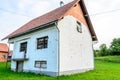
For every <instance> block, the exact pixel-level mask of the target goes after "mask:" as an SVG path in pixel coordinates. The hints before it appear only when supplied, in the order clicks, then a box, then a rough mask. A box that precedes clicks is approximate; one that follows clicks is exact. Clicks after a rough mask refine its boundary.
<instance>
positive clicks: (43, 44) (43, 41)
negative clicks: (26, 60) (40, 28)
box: [37, 36, 48, 49]
mask: <svg viewBox="0 0 120 80" xmlns="http://www.w3.org/2000/svg"><path fill="white" fill-rule="evenodd" d="M47 47H48V36H45V37H42V38H38V39H37V49H43V48H47Z"/></svg>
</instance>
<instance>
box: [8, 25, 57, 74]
mask: <svg viewBox="0 0 120 80" xmlns="http://www.w3.org/2000/svg"><path fill="white" fill-rule="evenodd" d="M44 36H48V38H49V39H48V48H45V49H37V40H36V39H37V38H40V37H44ZM25 41H27V42H28V44H27V53H26V54H27V57H28V58H29V60H28V61H25V62H24V70H27V71H37V70H38V71H40V69H38V68H35V67H34V64H35V61H36V60H38V61H40V60H46V61H47V69H41V70H42V71H51V72H56V71H57V53H58V31H57V28H56V27H55V26H53V27H50V28H47V29H42V30H39V31H36V32H34V33H30V34H28V35H24V36H21V37H18V38H14V39H12V40H9V42H14V51H13V56H12V58H16V57H17V58H19V57H20V54H21V53H20V51H19V50H20V43H21V42H25ZM15 67H16V63H15V62H14V61H12V65H11V68H12V69H15Z"/></svg>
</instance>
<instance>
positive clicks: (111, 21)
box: [0, 0, 120, 48]
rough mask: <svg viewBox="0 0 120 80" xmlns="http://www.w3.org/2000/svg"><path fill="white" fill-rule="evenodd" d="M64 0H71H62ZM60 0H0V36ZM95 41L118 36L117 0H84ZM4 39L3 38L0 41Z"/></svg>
mask: <svg viewBox="0 0 120 80" xmlns="http://www.w3.org/2000/svg"><path fill="white" fill-rule="evenodd" d="M63 1H64V3H65V4H67V3H68V2H71V1H72V0H63ZM59 2H60V0H0V39H2V38H4V37H5V36H7V35H8V34H9V33H11V32H13V31H14V30H16V29H18V28H19V27H21V26H22V25H24V24H25V23H27V22H28V21H30V20H32V19H34V18H36V17H38V16H40V15H42V14H44V13H46V12H48V11H51V10H53V9H55V8H57V7H59ZM85 4H86V7H87V9H88V13H89V15H90V18H91V21H92V24H93V27H94V29H95V32H96V35H97V37H98V40H99V43H98V44H96V45H95V46H94V47H95V48H98V46H99V45H100V44H102V43H105V44H107V45H110V42H111V41H112V39H113V38H118V37H120V20H119V19H120V0H85ZM1 42H6V41H1Z"/></svg>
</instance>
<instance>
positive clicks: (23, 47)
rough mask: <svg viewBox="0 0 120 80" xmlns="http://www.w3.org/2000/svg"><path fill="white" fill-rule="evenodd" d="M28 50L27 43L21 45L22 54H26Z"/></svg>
mask: <svg viewBox="0 0 120 80" xmlns="http://www.w3.org/2000/svg"><path fill="white" fill-rule="evenodd" d="M26 50H27V42H23V43H21V44H20V52H26Z"/></svg>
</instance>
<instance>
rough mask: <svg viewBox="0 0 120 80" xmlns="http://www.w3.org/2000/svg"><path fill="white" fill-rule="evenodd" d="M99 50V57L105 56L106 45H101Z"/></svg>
mask: <svg viewBox="0 0 120 80" xmlns="http://www.w3.org/2000/svg"><path fill="white" fill-rule="evenodd" d="M99 48H100V50H99V55H100V56H106V55H107V46H106V44H101V45H100V47H99Z"/></svg>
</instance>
